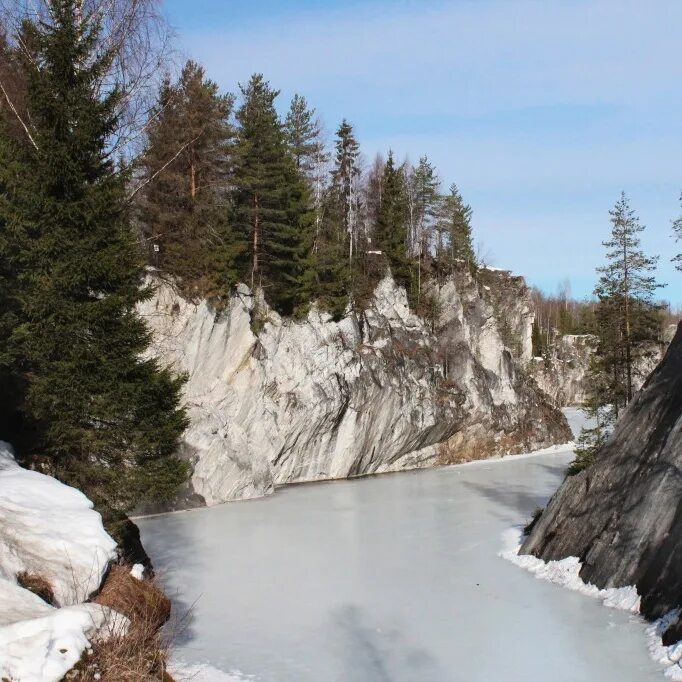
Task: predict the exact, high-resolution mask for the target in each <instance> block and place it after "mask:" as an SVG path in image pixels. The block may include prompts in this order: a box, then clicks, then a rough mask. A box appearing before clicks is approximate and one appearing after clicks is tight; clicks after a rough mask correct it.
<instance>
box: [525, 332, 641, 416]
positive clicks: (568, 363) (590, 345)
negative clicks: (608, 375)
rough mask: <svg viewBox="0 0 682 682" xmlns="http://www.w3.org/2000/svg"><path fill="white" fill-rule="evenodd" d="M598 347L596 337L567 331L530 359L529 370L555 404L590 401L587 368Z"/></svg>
mask: <svg viewBox="0 0 682 682" xmlns="http://www.w3.org/2000/svg"><path fill="white" fill-rule="evenodd" d="M596 349H597V337H596V336H592V335H591V334H565V335H563V336H558V337H557V338H556V339H555V340H554V342H553V343H552V345H551V346H550V348H549V351H548V353H547V354H546V355H545V356H544V357H537V358H532V359H531V361H530V364H529V372H530V374H531V376H532V377H533V379H535V381H536V383H537V385H538V386H539V387H540V388H541V389H542V390H543V391H544V392H545V393H546V394H547V396H549V399H550V402H551V403H552V405H554V406H555V407H570V406H573V405H582V404H583V403H584V402H585V401H586V400H587V398H588V390H589V385H588V378H587V371H588V369H589V367H590V359H591V358H592V356H593V355H594V352H595V351H596ZM652 369H653V368H652Z"/></svg>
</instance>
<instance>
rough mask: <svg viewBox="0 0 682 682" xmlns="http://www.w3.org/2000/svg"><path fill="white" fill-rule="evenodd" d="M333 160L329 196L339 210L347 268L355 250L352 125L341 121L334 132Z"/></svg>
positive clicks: (357, 208)
mask: <svg viewBox="0 0 682 682" xmlns="http://www.w3.org/2000/svg"><path fill="white" fill-rule="evenodd" d="M335 147H336V158H335V165H334V169H333V170H332V187H331V193H332V194H333V195H334V201H336V202H338V204H339V206H340V210H341V225H342V227H343V231H344V233H345V234H346V235H347V237H346V239H347V247H348V248H347V252H348V261H349V263H350V267H351V268H352V267H353V257H354V255H355V253H356V251H357V248H356V247H357V241H358V225H359V214H360V206H359V197H360V192H359V187H358V184H359V178H360V166H359V158H358V157H359V156H360V145H359V144H358V142H357V140H356V139H355V135H354V133H353V126H352V125H351V124H350V123H348V121H346V119H343V121H341V125H340V126H339V128H338V130H337V131H336V143H335Z"/></svg>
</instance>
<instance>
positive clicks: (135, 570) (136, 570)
mask: <svg viewBox="0 0 682 682" xmlns="http://www.w3.org/2000/svg"><path fill="white" fill-rule="evenodd" d="M130 575H132V576H133V578H135V579H137V580H142V578H143V577H144V566H143V565H142V564H135V565H134V566H133V567H132V568H131V569H130Z"/></svg>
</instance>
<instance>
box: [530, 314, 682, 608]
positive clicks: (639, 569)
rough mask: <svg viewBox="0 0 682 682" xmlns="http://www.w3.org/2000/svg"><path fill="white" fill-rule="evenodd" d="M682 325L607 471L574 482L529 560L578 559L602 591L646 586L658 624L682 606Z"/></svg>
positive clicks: (540, 531) (615, 445)
mask: <svg viewBox="0 0 682 682" xmlns="http://www.w3.org/2000/svg"><path fill="white" fill-rule="evenodd" d="M681 468H682V324H680V327H679V328H678V331H677V334H676V336H675V338H674V339H673V341H672V343H671V345H670V347H669V348H668V351H667V353H666V355H665V357H664V359H663V361H662V362H661V363H660V364H659V365H658V367H657V368H656V370H655V371H654V372H653V374H652V375H651V376H650V377H649V379H648V380H647V381H646V383H645V384H644V386H643V387H642V390H641V391H640V392H639V393H638V394H637V396H636V397H635V399H634V400H633V402H632V403H631V405H630V407H629V408H628V410H627V411H626V412H625V413H624V414H623V416H622V417H621V419H620V421H619V422H618V424H617V426H616V429H615V430H614V433H613V435H612V436H611V438H610V439H609V441H608V442H607V444H606V445H605V446H604V448H603V449H602V451H601V453H600V455H599V458H598V460H597V462H596V463H595V464H594V465H593V466H591V467H590V468H589V469H586V470H585V471H583V472H581V473H580V474H578V475H577V476H573V477H569V478H567V479H566V481H565V482H564V483H563V484H562V486H561V487H560V488H559V490H558V491H557V493H556V494H555V495H554V497H553V498H552V499H551V501H550V503H549V505H548V507H547V509H546V511H545V512H544V514H543V515H542V516H541V517H540V519H539V520H538V522H537V524H536V526H535V528H534V529H533V531H532V533H531V535H530V536H529V537H528V539H527V540H526V542H525V543H524V545H523V547H522V548H521V553H523V554H533V555H535V556H537V557H539V558H541V559H543V560H546V561H548V560H551V559H563V558H565V557H567V556H577V557H579V558H580V559H581V561H583V567H582V570H581V577H582V578H583V579H584V580H585V581H586V582H590V583H593V584H595V585H597V587H600V588H605V587H623V586H626V585H636V586H637V590H638V592H639V594H640V595H641V596H642V604H641V610H642V613H643V614H644V615H645V616H647V617H649V618H657V617H660V616H661V615H663V614H664V613H666V612H667V611H670V610H671V609H673V608H675V607H678V606H682V570H680V566H682V473H681V471H682V469H681Z"/></svg>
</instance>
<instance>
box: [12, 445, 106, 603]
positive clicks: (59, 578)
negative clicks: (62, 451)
mask: <svg viewBox="0 0 682 682" xmlns="http://www.w3.org/2000/svg"><path fill="white" fill-rule="evenodd" d="M115 550H116V543H115V542H114V541H113V540H112V539H111V537H110V536H109V535H108V534H107V533H106V531H105V530H104V528H103V526H102V518H101V517H100V515H99V514H98V513H97V512H96V511H94V510H93V508H92V502H91V501H90V500H89V499H88V498H87V497H85V495H83V493H81V492H80V491H78V490H76V489H75V488H71V487H69V486H67V485H64V484H63V483H60V482H59V481H57V480H56V479H54V478H52V477H50V476H45V475H44V474H40V473H38V472H37V471H29V470H28V469H23V468H22V467H20V466H19V465H18V464H17V463H16V462H15V461H14V457H13V454H12V449H11V447H10V446H9V445H8V444H7V443H4V442H2V441H0V577H3V578H6V579H7V580H10V581H14V580H15V579H16V576H17V574H18V573H21V572H26V573H30V574H33V575H37V576H40V577H41V578H44V579H45V580H46V581H47V582H48V583H49V584H50V586H51V587H52V590H53V592H54V597H55V603H56V604H57V605H58V606H67V605H70V604H77V603H79V602H82V601H85V600H86V599H87V598H88V597H89V596H90V595H91V594H92V593H93V592H94V591H95V590H97V588H98V587H99V585H100V583H101V582H102V578H103V577H104V573H105V571H106V570H107V567H108V566H109V563H110V562H111V561H112V560H113V559H114V557H115Z"/></svg>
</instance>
